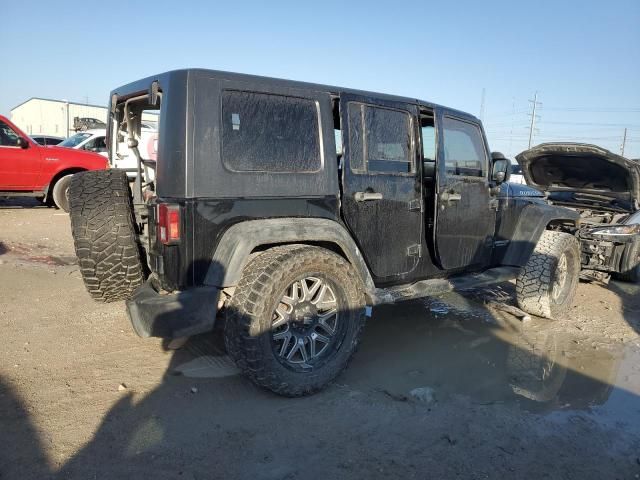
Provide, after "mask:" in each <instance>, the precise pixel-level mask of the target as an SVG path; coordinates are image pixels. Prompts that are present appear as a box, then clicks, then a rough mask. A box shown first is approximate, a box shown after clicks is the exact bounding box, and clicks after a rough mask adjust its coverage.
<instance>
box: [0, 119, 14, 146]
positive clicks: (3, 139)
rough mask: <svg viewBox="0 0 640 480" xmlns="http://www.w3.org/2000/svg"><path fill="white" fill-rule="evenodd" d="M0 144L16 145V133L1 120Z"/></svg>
mask: <svg viewBox="0 0 640 480" xmlns="http://www.w3.org/2000/svg"><path fill="white" fill-rule="evenodd" d="M0 145H1V146H3V147H17V146H18V134H17V133H16V132H14V131H13V130H12V129H11V127H9V125H7V124H6V123H4V122H3V121H0Z"/></svg>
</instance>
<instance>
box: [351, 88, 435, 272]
mask: <svg viewBox="0 0 640 480" xmlns="http://www.w3.org/2000/svg"><path fill="white" fill-rule="evenodd" d="M340 114H341V126H342V135H343V139H342V143H343V151H344V156H343V158H342V162H341V164H342V169H341V175H342V185H343V192H342V193H343V198H342V214H343V218H344V220H345V222H346V224H347V225H348V227H349V228H350V230H351V232H352V233H353V235H354V237H355V239H356V242H357V243H358V245H359V247H360V249H361V251H362V253H363V255H364V257H365V260H366V262H367V264H368V265H369V267H370V268H371V271H372V273H373V275H374V276H375V277H377V278H378V279H387V280H393V277H394V276H397V275H401V274H405V273H408V272H410V271H412V270H413V269H414V268H415V267H416V265H417V264H418V259H419V256H420V254H421V252H420V244H421V240H422V213H421V206H422V201H421V182H420V181H419V180H418V179H417V175H416V144H417V141H416V131H417V127H416V114H417V107H416V106H415V105H409V104H404V103H397V102H381V101H379V100H377V99H369V98H363V97H358V96H345V95H343V96H342V98H341V100H340Z"/></svg>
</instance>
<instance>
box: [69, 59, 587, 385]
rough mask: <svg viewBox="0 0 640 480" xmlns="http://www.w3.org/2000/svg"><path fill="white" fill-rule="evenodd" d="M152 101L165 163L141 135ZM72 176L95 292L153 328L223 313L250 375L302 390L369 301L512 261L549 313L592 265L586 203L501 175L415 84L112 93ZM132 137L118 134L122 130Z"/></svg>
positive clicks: (190, 75) (339, 360) (452, 284)
mask: <svg viewBox="0 0 640 480" xmlns="http://www.w3.org/2000/svg"><path fill="white" fill-rule="evenodd" d="M148 110H156V111H159V139H158V148H157V161H156V162H153V161H149V159H145V158H142V156H141V154H140V151H141V150H142V149H140V150H139V149H138V142H139V140H140V132H141V118H142V113H143V112H145V111H148ZM121 135H122V136H124V137H126V138H127V139H128V143H127V145H128V148H129V150H130V151H131V153H132V154H133V155H136V157H137V158H138V174H137V176H136V179H135V183H134V184H133V186H132V187H130V185H129V182H128V180H127V175H126V174H125V172H122V171H119V170H110V171H95V172H87V173H83V174H80V175H75V176H74V177H73V181H72V184H71V189H70V206H71V223H72V229H73V236H74V239H75V246H76V252H77V256H78V259H79V265H80V268H81V271H82V275H83V278H84V282H85V284H86V287H87V289H88V291H89V293H90V294H91V295H92V296H93V297H94V298H95V299H96V300H99V301H105V302H108V301H114V300H121V299H125V300H126V304H127V309H128V312H129V316H130V318H131V322H132V324H133V327H134V329H135V331H136V332H137V333H138V335H140V336H143V337H148V336H158V337H185V336H190V335H194V334H198V333H202V332H206V331H210V330H212V328H213V327H214V323H215V322H216V320H217V319H220V320H221V321H224V332H225V341H226V345H227V349H228V352H229V354H230V356H231V357H232V358H233V359H234V360H235V361H236V363H237V364H238V366H239V367H240V368H241V369H242V370H243V371H244V372H245V373H246V374H247V375H248V376H249V377H250V378H251V379H252V380H253V381H254V382H255V383H257V384H258V385H260V386H263V387H266V388H268V389H270V390H272V391H274V392H276V393H279V394H283V395H289V396H297V395H304V394H308V393H311V392H314V391H316V390H318V389H320V388H322V387H323V386H324V385H326V384H327V383H328V382H329V381H331V380H332V379H333V378H335V377H336V375H338V373H339V372H340V371H341V370H342V369H343V368H345V366H346V365H347V362H348V361H349V358H350V357H351V355H352V354H353V352H354V350H355V349H356V346H357V344H358V340H359V337H360V333H361V330H362V327H363V325H364V319H365V317H366V316H367V315H368V314H369V312H370V309H371V307H372V306H374V305H378V304H382V303H389V302H395V301H399V300H407V299H412V298H418V297H424V296H428V295H437V294H440V293H443V292H447V291H450V290H452V289H463V288H471V287H475V286H480V285H486V284H491V283H496V282H504V281H507V280H510V279H514V278H515V279H516V285H517V300H518V303H519V305H520V307H521V308H522V309H523V310H526V311H527V312H530V313H532V314H535V315H541V316H544V317H550V318H551V317H556V316H558V315H560V314H561V313H562V311H563V310H564V309H566V308H567V307H568V306H569V305H570V303H571V301H572V298H573V295H574V292H575V288H576V284H577V281H578V274H579V270H580V246H579V242H578V240H577V238H576V236H575V233H576V232H577V230H578V228H579V225H578V223H579V214H578V213H577V212H575V211H572V210H569V209H566V208H562V207H557V206H552V205H548V204H546V203H545V202H544V198H543V197H542V196H541V194H540V193H539V192H538V191H536V190H534V189H531V188H529V187H526V186H522V185H509V184H508V182H507V181H506V180H508V177H509V172H510V164H509V163H510V162H509V161H508V160H507V159H505V158H504V157H503V156H502V155H500V154H493V155H491V154H490V153H489V149H488V145H487V141H486V138H485V136H484V132H483V129H482V125H481V123H480V121H478V119H476V118H475V117H473V116H471V115H468V114H466V113H463V112H459V111H456V110H452V109H449V108H446V107H441V106H438V105H434V104H432V103H429V102H424V101H421V100H416V99H413V98H402V97H395V96H390V95H383V94H378V93H371V92H364V91H357V90H348V89H344V88H338V87H331V86H325V85H315V84H309V83H301V82H294V81H289V80H278V79H272V78H263V77H256V76H250V75H241V74H235V73H226V72H219V71H208V70H179V71H173V72H168V73H163V74H161V75H157V76H154V77H150V78H146V79H143V80H140V81H137V82H134V83H131V84H128V85H125V86H123V87H120V88H117V89H116V90H114V91H113V92H112V93H111V97H110V102H109V124H108V138H109V139H110V140H109V148H110V155H113V154H114V153H115V151H116V149H117V148H122V147H121V146H119V144H120V142H117V141H116V139H117V138H118V136H121ZM120 145H121V144H120Z"/></svg>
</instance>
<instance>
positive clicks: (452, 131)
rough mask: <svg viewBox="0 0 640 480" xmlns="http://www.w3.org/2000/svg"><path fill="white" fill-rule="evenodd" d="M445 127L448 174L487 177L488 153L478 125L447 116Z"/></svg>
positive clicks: (445, 154) (445, 152)
mask: <svg viewBox="0 0 640 480" xmlns="http://www.w3.org/2000/svg"><path fill="white" fill-rule="evenodd" d="M443 127H444V135H443V136H444V163H445V168H446V173H447V175H461V176H472V177H485V176H486V174H487V155H486V151H485V148H484V142H483V140H482V133H481V132H480V129H479V128H478V126H477V125H474V124H473V123H469V122H465V121H462V120H457V119H455V118H451V117H445V118H444V121H443Z"/></svg>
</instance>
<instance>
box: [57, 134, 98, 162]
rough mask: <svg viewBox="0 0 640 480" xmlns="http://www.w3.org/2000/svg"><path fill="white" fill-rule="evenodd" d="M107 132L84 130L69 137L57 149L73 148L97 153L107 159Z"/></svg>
mask: <svg viewBox="0 0 640 480" xmlns="http://www.w3.org/2000/svg"><path fill="white" fill-rule="evenodd" d="M106 136H107V131H106V130H105V129H104V128H102V129H95V130H85V131H84V132H78V133H76V134H75V135H72V136H70V137H69V138H67V139H66V140H65V141H63V142H61V143H60V145H58V146H59V147H67V148H75V149H76V150H86V151H89V152H94V153H99V154H100V155H102V156H103V157H105V158H106V157H107V155H108V154H107V143H106V140H105V139H106Z"/></svg>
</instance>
